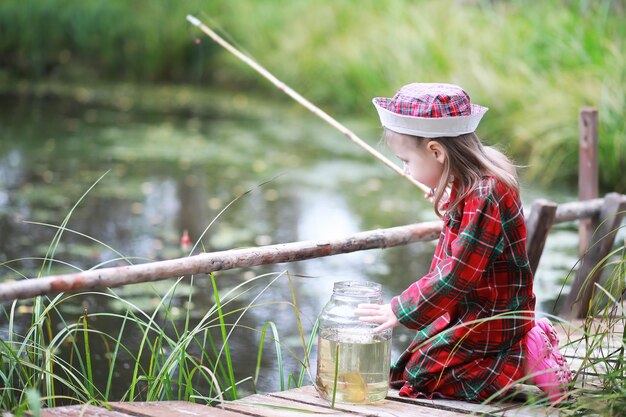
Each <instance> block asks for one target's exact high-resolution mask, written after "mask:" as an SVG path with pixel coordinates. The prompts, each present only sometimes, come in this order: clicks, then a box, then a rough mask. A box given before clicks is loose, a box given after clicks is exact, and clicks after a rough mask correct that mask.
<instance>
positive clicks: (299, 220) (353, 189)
mask: <svg viewBox="0 0 626 417" xmlns="http://www.w3.org/2000/svg"><path fill="white" fill-rule="evenodd" d="M0 106H1V107H0V120H1V124H0V209H1V210H2V211H1V214H2V215H1V217H0V259H1V260H2V261H3V262H7V261H11V260H18V261H15V262H10V263H8V264H5V265H4V268H2V269H1V270H0V280H7V279H19V278H20V277H21V276H22V275H25V276H28V277H35V276H37V275H38V274H40V273H41V274H44V275H45V274H48V273H58V272H65V271H68V270H72V269H73V268H78V269H87V268H92V267H95V266H98V265H106V266H109V265H121V264H125V263H129V262H130V263H136V262H143V261H145V260H150V259H154V260H156V259H170V258H175V257H180V256H184V255H187V254H189V252H188V251H184V250H183V249H181V247H180V237H181V235H182V233H183V231H185V230H186V231H188V233H189V235H190V237H191V239H192V241H193V242H194V243H197V245H196V248H195V250H194V252H193V253H199V252H201V251H217V250H226V249H231V248H236V247H246V246H257V245H265V244H271V243H283V242H291V241H297V240H308V239H326V238H333V237H340V236H345V235H347V234H351V233H355V232H358V231H361V230H368V229H373V228H379V227H391V226H397V225H401V224H407V223H412V222H417V221H426V220H432V219H434V214H433V212H432V209H431V208H430V207H429V205H428V203H425V202H424V200H423V198H422V196H421V193H420V192H419V190H416V189H415V188H414V187H413V186H412V185H411V184H409V183H408V182H404V181H403V180H400V179H398V178H396V177H395V176H394V174H391V173H390V172H389V171H388V170H387V169H386V168H385V167H382V166H381V164H378V163H376V162H373V160H372V159H371V158H370V157H369V156H367V155H365V154H364V153H363V152H362V151H360V150H359V149H358V148H356V147H355V146H354V145H353V144H352V143H350V142H349V141H347V140H346V139H345V138H344V137H343V136H342V135H340V134H338V133H337V132H335V131H333V130H332V129H331V128H329V127H326V126H325V125H322V124H321V122H319V121H317V120H315V119H313V118H312V116H308V115H303V114H302V113H298V112H295V113H294V112H291V113H290V112H286V111H283V110H284V109H277V110H276V113H277V114H280V119H279V120H280V124H278V123H277V122H276V120H277V118H275V117H268V118H267V119H260V120H253V119H237V120H228V119H219V120H218V119H215V118H212V117H206V118H202V119H200V118H197V117H193V118H187V119H185V118H176V117H173V116H167V117H163V116H162V115H154V114H136V115H132V114H128V113H118V112H115V111H111V110H107V109H94V108H83V107H79V106H76V105H75V104H73V103H65V102H52V103H51V102H32V101H26V102H18V103H15V102H11V103H1V104H0ZM270 114H271V111H270ZM375 123H376V120H375V118H372V120H371V123H364V122H358V121H352V124H353V128H354V129H355V130H356V132H357V133H358V134H359V135H361V136H362V137H371V138H375V137H377V136H378V135H379V131H378V127H377V126H376V125H375ZM381 151H383V152H387V151H386V150H385V149H381ZM105 173H106V175H104V177H103V178H102V180H100V182H99V183H98V184H97V185H95V187H94V188H93V189H92V190H90V191H89V192H88V193H87V194H86V196H85V197H84V198H83V199H82V201H80V203H79V204H78V206H77V208H76V209H75V210H74V211H71V209H72V207H73V206H74V204H76V203H77V202H78V201H79V199H81V196H82V195H83V194H84V193H85V192H86V191H87V190H88V189H89V187H91V186H92V185H93V184H94V182H95V181H96V180H97V179H98V178H99V177H100V176H102V175H103V174H105ZM242 194H243V195H242ZM537 197H542V195H538V196H537ZM563 199H565V200H567V199H568V197H567V196H565V197H563ZM526 201H530V200H529V197H528V196H527V197H526ZM231 203H232V204H231ZM229 204H230V206H228V208H227V209H226V210H224V211H223V212H222V210H223V209H224V208H226V207H227V205H229ZM220 213H221V214H220ZM68 214H71V216H70V217H69V222H68V224H67V227H68V229H70V230H66V231H65V232H64V233H63V235H62V237H61V239H60V242H59V244H58V245H57V246H55V247H54V257H55V258H56V259H59V260H62V261H63V262H65V263H67V264H69V265H70V266H67V265H62V264H53V265H51V266H50V268H48V267H46V268H44V269H43V270H42V261H41V259H36V258H41V257H43V256H45V254H46V253H47V252H48V251H49V250H50V245H51V242H53V241H54V236H55V233H56V232H57V229H56V228H55V227H52V226H42V225H39V224H32V223H25V222H24V221H25V220H26V221H32V222H41V223H49V224H50V225H53V226H58V225H60V224H61V223H62V222H63V219H64V218H65V217H66V216H67V215H68ZM72 231H75V232H76V233H74V232H72ZM574 235H575V232H574V231H573V230H572V229H571V228H570V229H567V228H564V229H562V230H560V231H559V232H558V233H557V234H556V235H555V238H554V239H553V240H549V241H548V243H547V245H546V248H547V251H548V253H547V254H546V255H544V258H543V260H542V265H541V266H540V272H539V274H538V276H537V286H538V288H540V289H541V296H542V297H544V298H543V299H542V300H540V301H546V300H547V299H548V298H550V297H552V298H554V296H555V295H556V294H555V293H556V292H557V289H558V288H559V285H560V284H559V280H560V279H562V278H563V277H564V276H565V275H566V274H567V272H568V269H569V268H570V267H571V266H572V265H573V261H574V259H575V249H573V248H572V247H571V246H568V245H567V243H568V242H570V241H572V237H573V236H574ZM434 246H435V245H434V243H425V244H414V245H409V246H404V247H399V248H391V249H387V250H384V251H380V250H372V251H364V252H357V253H352V254H345V255H338V256H333V257H329V258H322V259H315V260H310V261H303V262H295V263H291V264H282V265H273V266H266V267H260V268H253V269H249V270H247V269H241V270H235V271H226V272H222V273H219V274H216V278H217V282H218V286H219V288H220V294H226V293H227V292H228V291H229V290H230V289H232V288H234V287H235V286H237V285H238V284H240V283H242V282H246V281H250V282H251V285H254V289H252V290H250V291H249V292H248V293H246V294H244V295H241V296H239V297H236V298H234V299H233V300H231V301H230V303H229V304H228V309H229V311H234V310H237V309H244V308H246V307H247V306H248V305H249V304H250V303H251V302H252V300H253V299H254V297H256V296H257V295H258V294H259V292H260V291H261V290H263V289H264V288H265V286H266V285H267V283H268V282H270V281H271V279H273V278H274V277H276V276H278V275H281V274H282V275H281V276H280V277H279V278H278V279H277V281H276V282H275V283H273V284H272V285H271V286H269V287H268V288H266V289H265V290H264V292H263V294H262V295H261V296H259V298H258V299H256V300H255V301H254V305H255V306H257V305H258V306H259V307H255V308H252V309H249V310H247V312H246V313H245V314H244V315H243V317H241V318H240V319H239V320H240V321H239V322H238V323H239V324H241V325H245V326H249V327H250V328H251V329H257V331H254V330H250V329H245V328H243V327H242V328H238V329H237V330H235V331H234V332H233V334H232V335H231V338H230V340H231V346H232V349H233V352H232V354H233V356H235V357H236V358H237V362H236V363H237V369H236V372H237V377H238V379H243V378H246V377H249V376H250V375H251V373H252V372H253V370H254V367H255V361H256V349H257V347H258V343H259V338H260V335H259V334H258V330H259V329H260V328H261V327H262V326H263V324H264V323H266V322H267V321H268V320H273V321H275V322H276V324H277V326H278V328H279V331H280V335H281V340H282V341H283V342H284V343H285V347H289V348H292V349H294V352H296V354H298V355H300V356H301V355H302V350H301V346H300V336H299V333H298V328H297V325H296V320H295V315H294V314H293V307H292V306H290V304H289V303H290V302H291V297H292V294H291V290H290V287H289V285H288V284H289V281H288V280H287V277H286V275H285V274H284V272H285V271H288V273H289V274H290V276H291V278H292V281H293V283H294V286H295V293H296V294H297V301H298V308H299V310H300V313H301V317H302V325H303V327H304V331H305V334H308V332H309V331H310V329H311V327H312V325H313V322H314V320H315V317H316V316H317V314H318V313H319V311H320V310H321V307H322V306H323V304H324V303H325V302H326V300H327V299H328V298H329V297H330V294H331V291H332V285H333V283H334V282H335V281H337V280H346V279H356V280H371V281H376V282H381V283H383V286H384V291H385V293H384V296H385V298H386V299H389V297H391V296H392V295H395V294H397V293H399V292H400V291H402V290H403V289H405V288H406V287H407V286H408V284H409V283H410V282H411V281H412V280H414V279H416V278H418V277H420V276H422V275H423V274H424V273H425V272H426V271H427V269H428V266H429V265H430V259H431V257H432V254H433V252H434ZM572 250H574V252H573V253H574V255H572ZM25 258H35V259H25ZM263 274H271V275H269V276H268V277H266V278H264V279H259V280H255V279H253V278H255V277H258V276H260V275H263ZM189 283H190V278H189V277H187V278H186V279H185V280H184V281H183V282H182V283H181V284H180V286H179V288H177V291H176V296H175V297H174V298H173V299H172V306H173V307H175V308H176V310H172V311H175V312H176V311H177V312H178V313H180V314H181V318H180V319H176V320H177V321H175V323H176V325H177V326H179V325H180V326H183V325H184V322H183V321H182V320H183V319H182V317H184V312H185V311H187V310H190V311H191V318H192V320H191V325H192V326H193V325H195V324H196V323H197V322H198V321H199V320H200V319H201V318H202V317H203V316H204V314H206V312H207V311H208V310H209V308H210V307H211V306H212V305H213V304H214V302H215V300H213V299H212V287H211V283H210V278H209V277H207V276H203V275H199V276H196V277H194V281H193V286H190V285H189ZM172 285H173V281H162V282H158V283H152V284H142V285H133V286H129V287H125V288H119V289H116V290H115V292H116V293H117V294H119V295H120V297H122V298H123V299H124V300H127V301H128V302H131V303H133V304H134V305H136V306H137V307H138V308H141V309H143V310H145V311H147V312H149V311H151V310H152V309H154V308H155V305H156V304H158V301H159V299H160V297H161V296H162V295H163V294H165V293H166V292H167V291H168V290H170V289H171V287H172ZM189 292H191V293H192V305H189V304H188V301H189V300H188V296H189ZM268 303H269V304H268ZM29 304H30V302H29V301H25V302H21V303H20V306H24V307H25V309H24V310H23V313H24V314H18V320H17V327H18V329H19V328H20V327H21V328H22V329H23V328H24V326H27V325H28V323H29V315H28V314H27V313H28V309H27V308H26V307H27V306H28V305H29ZM264 304H267V305H264ZM261 305H262V306H261ZM85 308H86V309H87V310H88V311H89V313H90V314H94V313H97V312H120V311H124V309H125V308H126V307H125V306H124V305H123V303H122V302H121V301H119V300H116V299H113V298H107V297H102V296H94V295H80V296H74V297H72V298H71V299H69V300H67V301H66V302H64V303H63V307H62V311H63V313H64V317H65V320H66V321H67V322H68V323H76V322H77V320H78V317H80V315H81V314H82V313H83V311H84V309H85ZM238 316H239V315H238V314H236V315H233V316H229V319H228V320H229V322H230V323H231V324H232V323H235V321H236V320H237V319H238ZM56 324H57V325H58V326H64V325H65V324H66V323H65V324H64V323H63V322H62V321H59V320H58V319H57V321H56ZM93 325H94V326H97V328H98V329H99V330H102V331H105V332H107V333H109V334H112V335H115V334H117V332H118V331H119V326H120V322H119V320H117V321H116V320H112V319H105V318H97V317H94V318H93ZM6 326H7V322H6V317H5V316H4V315H2V316H0V334H2V335H3V338H4V337H5V336H6V328H7V327H6ZM166 330H167V332H168V333H170V334H174V330H173V329H172V328H169V327H167V328H166ZM140 336H141V335H140V333H138V332H131V331H129V333H128V334H126V335H125V338H126V339H125V340H126V341H127V342H126V344H127V346H128V347H131V348H134V347H137V346H138V345H139V343H140ZM214 336H215V338H216V340H219V339H220V336H219V334H218V333H214ZM408 337H409V336H408V334H407V333H406V332H404V333H403V332H401V331H399V332H397V334H396V339H397V343H394V355H395V354H397V353H398V351H399V350H401V349H402V348H403V347H404V346H405V345H406V341H405V340H406V339H407V338H408ZM270 345H271V344H268V342H267V341H266V348H265V353H264V355H263V362H262V372H261V376H260V379H259V384H258V388H259V389H260V390H275V389H278V387H279V384H278V380H277V375H278V370H277V366H278V364H277V359H276V356H275V354H273V353H272V352H273V351H272V349H271V348H270ZM97 354H98V355H100V357H104V355H105V354H106V352H105V351H103V350H101V351H100V352H98V353H97ZM285 364H286V365H285V368H286V374H288V373H290V372H295V371H296V370H297V369H298V367H297V366H298V364H297V361H296V360H295V359H293V358H289V357H286V358H285ZM130 371H131V370H129V369H127V366H126V367H125V365H123V364H122V365H121V366H120V367H119V369H116V372H118V373H119V374H120V378H127V377H128V375H129V372H130ZM97 372H100V373H101V377H103V378H104V377H105V376H106V372H108V370H107V369H106V367H103V368H102V369H98V370H97ZM122 380H124V379H122ZM115 389H118V390H119V392H118V394H119V395H121V394H122V392H123V391H124V387H122V386H117V387H115ZM245 389H251V387H250V386H248V387H247V388H245Z"/></svg>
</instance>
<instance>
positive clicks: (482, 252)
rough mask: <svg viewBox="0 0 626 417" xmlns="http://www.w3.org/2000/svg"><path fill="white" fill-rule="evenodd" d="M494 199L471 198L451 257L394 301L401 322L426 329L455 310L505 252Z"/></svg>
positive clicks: (465, 207)
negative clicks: (492, 263)
mask: <svg viewBox="0 0 626 417" xmlns="http://www.w3.org/2000/svg"><path fill="white" fill-rule="evenodd" d="M493 198H494V195H493V194H491V193H490V194H489V195H486V196H479V197H473V198H468V199H467V200H466V202H465V206H464V209H463V218H462V219H461V226H460V230H459V233H458V236H457V238H456V239H455V240H454V241H453V242H452V244H451V253H450V256H449V257H446V258H445V259H443V260H442V261H441V262H439V264H437V266H436V267H435V268H434V269H433V270H432V271H431V272H430V273H429V274H428V275H426V276H425V277H424V278H422V279H420V280H419V281H417V282H415V283H414V284H412V285H411V286H410V287H409V288H407V289H406V290H405V291H404V292H403V293H402V294H401V295H399V296H397V297H394V298H393V299H392V300H391V308H392V310H393V312H394V314H395V315H396V317H397V318H398V320H399V321H400V323H402V324H403V325H405V326H406V327H408V328H411V329H422V328H424V327H426V326H427V325H428V324H430V323H431V322H432V321H433V320H434V319H436V318H437V317H440V316H442V315H444V314H446V313H448V312H450V311H452V310H453V309H454V308H455V307H456V305H457V304H458V302H459V300H460V299H461V298H462V297H463V296H464V295H466V294H467V293H468V292H469V291H470V290H472V289H473V288H474V287H475V286H476V283H477V282H478V280H479V279H480V278H481V277H482V276H483V274H484V272H485V270H486V269H487V268H488V267H489V264H490V262H491V261H492V260H493V259H495V258H496V257H497V256H498V255H500V254H501V253H502V251H503V249H504V235H503V230H502V221H501V218H500V210H499V207H498V202H496V201H494V200H493Z"/></svg>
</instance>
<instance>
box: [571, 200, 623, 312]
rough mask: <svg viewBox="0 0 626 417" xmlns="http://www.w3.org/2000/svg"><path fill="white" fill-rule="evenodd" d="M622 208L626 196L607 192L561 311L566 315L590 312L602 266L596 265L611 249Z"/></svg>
mask: <svg viewBox="0 0 626 417" xmlns="http://www.w3.org/2000/svg"><path fill="white" fill-rule="evenodd" d="M624 210H626V196H625V195H621V194H617V193H610V194H607V195H606V197H605V198H604V204H603V206H602V210H601V211H600V216H599V219H598V222H599V223H596V227H594V234H593V237H592V241H591V245H590V247H589V250H588V251H587V253H586V254H585V256H584V257H583V258H582V261H581V264H580V267H579V268H578V271H577V272H576V275H575V279H574V283H573V284H572V289H571V291H570V293H569V295H568V298H567V302H566V305H565V311H564V313H565V314H566V315H568V316H569V317H572V316H574V317H578V318H584V317H586V316H587V314H588V313H592V312H591V311H590V309H591V307H592V306H591V300H592V297H593V294H594V290H595V283H596V282H597V281H598V279H599V277H600V274H601V272H602V270H603V269H602V268H597V269H595V270H594V268H596V266H597V265H598V263H599V262H601V261H602V260H603V259H604V258H605V257H606V256H607V255H608V254H609V252H610V251H611V248H612V247H613V242H615V235H616V234H617V229H618V228H619V226H620V224H621V221H622V217H623V213H624Z"/></svg>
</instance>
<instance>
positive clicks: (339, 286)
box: [333, 281, 383, 297]
mask: <svg viewBox="0 0 626 417" xmlns="http://www.w3.org/2000/svg"><path fill="white" fill-rule="evenodd" d="M382 288H383V287H382V285H381V284H379V283H377V282H372V281H338V282H335V284H334V285H333V294H338V295H349V296H352V297H372V296H379V295H380V294H381V293H382Z"/></svg>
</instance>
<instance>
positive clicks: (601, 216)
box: [0, 193, 626, 315]
mask: <svg viewBox="0 0 626 417" xmlns="http://www.w3.org/2000/svg"><path fill="white" fill-rule="evenodd" d="M624 210H626V196H624V195H621V194H615V193H612V194H608V195H607V196H606V197H605V198H604V199H593V200H588V201H577V202H571V203H565V204H561V205H557V204H556V203H553V202H550V201H547V200H537V201H535V202H534V203H533V205H532V210H531V211H530V213H529V214H528V216H527V222H526V224H527V230H528V238H527V242H526V246H527V251H528V256H529V260H530V264H531V267H532V269H533V272H535V271H536V270H537V266H538V265H539V260H540V258H541V255H542V253H543V248H544V245H545V241H546V239H547V237H548V232H549V231H550V228H551V227H552V225H554V224H557V223H563V222H569V221H574V220H579V219H591V221H592V222H593V224H594V225H596V227H594V230H596V229H597V230H596V232H595V233H594V235H593V236H594V238H593V239H592V241H591V244H590V246H589V250H588V251H587V254H586V255H585V256H584V257H583V258H582V262H581V264H580V267H579V269H578V271H579V273H578V274H577V276H576V279H575V281H574V284H573V286H572V291H571V294H570V298H569V300H568V306H569V307H570V308H571V309H573V310H572V311H574V314H576V315H584V314H586V312H587V309H588V307H589V301H590V299H591V293H592V290H593V287H594V285H593V284H594V283H595V282H596V281H597V278H598V277H597V274H595V273H594V274H591V271H592V270H593V267H594V266H595V265H596V264H597V263H598V262H599V261H601V260H602V259H603V258H604V257H605V256H606V255H607V254H608V253H609V251H610V249H611V247H612V246H613V243H614V241H615V232H616V230H617V229H618V227H619V225H620V224H621V219H622V214H623V211H624ZM441 227H442V223H441V222H440V221H436V222H428V223H416V224H411V225H406V226H399V227H393V228H388V229H378V230H371V231H366V232H361V233H356V234H354V235H351V236H347V237H345V238H339V239H332V240H313V241H303V242H292V243H284V244H278V245H269V246H261V247H253V248H243V249H233V250H227V251H221V252H212V253H202V254H199V255H194V256H188V257H184V258H178V259H171V260H166V261H159V262H149V263H144V264H138V265H128V266H121V267H113V268H103V269H95V270H88V271H82V272H77V273H71V274H64V275H53V276H48V277H42V278H36V279H24V280H20V281H14V282H4V283H2V284H0V301H12V300H17V299H25V298H32V297H36V296H40V295H52V294H56V293H60V292H75V291H84V290H91V289H96V288H112V287H119V286H123V285H128V284H135V283H140V282H151V281H158V280H164V279H169V278H177V277H180V276H184V275H194V274H208V273H211V272H216V271H223V270H228V269H234V268H243V267H251V266H258V265H268V264H277V263H284V262H294V261H302V260H306V259H313V258H319V257H324V256H331V255H337V254H342V253H349V252H355V251H361V250H367V249H381V248H388V247H393V246H399V245H406V244H408V243H413V242H424V241H430V240H434V239H436V238H437V237H438V236H439V235H440V233H441Z"/></svg>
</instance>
